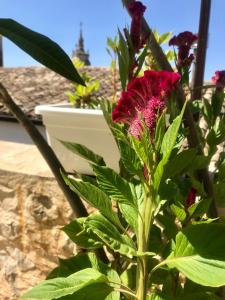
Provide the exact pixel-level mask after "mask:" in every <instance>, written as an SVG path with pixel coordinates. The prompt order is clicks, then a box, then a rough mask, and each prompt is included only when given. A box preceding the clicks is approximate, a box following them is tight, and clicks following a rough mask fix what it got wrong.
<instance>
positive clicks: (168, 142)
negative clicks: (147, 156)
mask: <svg viewBox="0 0 225 300" xmlns="http://www.w3.org/2000/svg"><path fill="white" fill-rule="evenodd" d="M186 104H187V102H185V104H184V106H183V108H182V111H181V113H180V114H179V116H177V117H176V118H175V119H174V120H173V123H172V124H171V125H170V126H169V128H168V129H167V131H166V133H165V135H164V137H163V141H162V145H161V153H162V155H163V158H162V160H161V161H160V162H159V164H158V166H157V168H156V171H155V173H154V188H155V190H156V191H158V188H159V185H160V182H161V179H162V176H163V173H164V166H165V165H166V163H167V162H168V160H169V158H170V155H171V152H172V150H173V147H174V145H175V143H176V139H177V136H178V131H179V128H180V125H181V122H182V118H183V115H184V111H185V108H186Z"/></svg>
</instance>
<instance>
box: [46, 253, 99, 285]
mask: <svg viewBox="0 0 225 300" xmlns="http://www.w3.org/2000/svg"><path fill="white" fill-rule="evenodd" d="M93 256H95V254H94V253H92V252H90V253H78V254H77V255H76V256H73V257H70V258H68V259H61V258H59V266H58V267H56V268H55V269H54V270H53V271H51V273H50V274H49V275H48V277H47V279H53V278H56V277H67V276H69V275H71V274H73V273H75V272H78V271H80V270H82V269H87V268H94V269H96V270H97V271H100V270H99V269H98V268H96V265H95V263H92V262H93ZM100 272H101V271H100ZM101 273H103V272H101ZM103 274H104V273H103Z"/></svg>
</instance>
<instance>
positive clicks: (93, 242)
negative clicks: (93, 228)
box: [62, 218, 103, 249]
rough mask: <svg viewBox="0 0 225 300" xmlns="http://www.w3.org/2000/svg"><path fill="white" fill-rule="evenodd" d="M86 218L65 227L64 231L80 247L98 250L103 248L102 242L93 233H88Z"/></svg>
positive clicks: (76, 220)
mask: <svg viewBox="0 0 225 300" xmlns="http://www.w3.org/2000/svg"><path fill="white" fill-rule="evenodd" d="M85 220H86V218H79V219H75V220H73V221H72V222H70V223H69V224H67V225H65V226H64V227H63V228H62V230H63V231H64V232H65V233H66V234H67V235H68V237H69V238H70V239H71V240H72V241H73V242H74V243H75V244H77V245H78V246H80V247H82V248H85V249H96V248H99V247H102V246H103V245H102V242H101V241H100V240H99V238H98V237H97V236H96V235H95V234H94V233H92V232H87V231H86V230H85V228H84V226H83V224H84V222H85Z"/></svg>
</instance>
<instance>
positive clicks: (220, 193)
mask: <svg viewBox="0 0 225 300" xmlns="http://www.w3.org/2000/svg"><path fill="white" fill-rule="evenodd" d="M213 190H214V193H215V200H216V203H217V204H218V206H219V207H225V183H224V182H219V183H216V184H214V185H213Z"/></svg>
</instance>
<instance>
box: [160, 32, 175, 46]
mask: <svg viewBox="0 0 225 300" xmlns="http://www.w3.org/2000/svg"><path fill="white" fill-rule="evenodd" d="M171 36H172V32H165V33H163V34H160V36H159V44H165V43H166V42H168V41H169V39H170V38H171Z"/></svg>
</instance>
